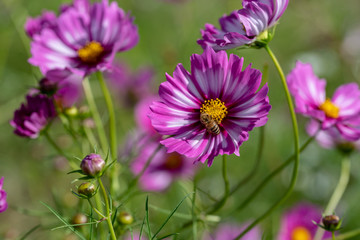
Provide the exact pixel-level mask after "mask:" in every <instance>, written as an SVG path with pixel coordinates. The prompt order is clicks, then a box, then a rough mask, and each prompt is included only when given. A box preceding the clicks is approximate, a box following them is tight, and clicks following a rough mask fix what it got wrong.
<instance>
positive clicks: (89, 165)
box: [80, 153, 105, 177]
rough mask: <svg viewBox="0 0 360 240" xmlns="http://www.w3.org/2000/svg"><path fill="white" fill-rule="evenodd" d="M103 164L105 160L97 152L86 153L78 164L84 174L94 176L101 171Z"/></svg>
mask: <svg viewBox="0 0 360 240" xmlns="http://www.w3.org/2000/svg"><path fill="white" fill-rule="evenodd" d="M104 166H105V161H104V160H103V159H102V158H101V156H100V155H99V154H95V153H92V154H89V155H87V156H86V157H85V158H84V159H83V160H82V161H81V164H80V168H81V170H82V171H83V173H84V174H85V175H88V176H92V177H94V176H96V175H98V174H100V173H101V171H102V170H103V168H104Z"/></svg>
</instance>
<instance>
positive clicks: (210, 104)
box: [200, 98, 228, 124]
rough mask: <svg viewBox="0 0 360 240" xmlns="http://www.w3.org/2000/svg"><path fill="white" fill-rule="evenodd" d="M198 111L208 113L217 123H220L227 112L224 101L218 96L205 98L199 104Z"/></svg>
mask: <svg viewBox="0 0 360 240" xmlns="http://www.w3.org/2000/svg"><path fill="white" fill-rule="evenodd" d="M200 112H201V113H207V114H209V115H210V117H211V118H212V119H213V120H214V121H215V122H216V123H217V124H220V123H221V121H222V120H223V119H224V117H226V115H227V113H228V111H227V108H226V106H225V103H224V102H222V101H220V100H219V99H218V98H217V99H215V100H214V99H210V100H205V102H204V103H203V104H202V105H201V108H200Z"/></svg>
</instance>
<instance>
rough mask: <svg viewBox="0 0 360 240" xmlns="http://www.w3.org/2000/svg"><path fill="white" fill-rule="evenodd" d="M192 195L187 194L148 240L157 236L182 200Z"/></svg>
mask: <svg viewBox="0 0 360 240" xmlns="http://www.w3.org/2000/svg"><path fill="white" fill-rule="evenodd" d="M190 194H192V193H189V194H187V195H186V196H185V197H184V198H183V199H182V200H181V201H180V202H179V203H178V205H177V206H176V207H175V208H174V210H173V211H172V212H171V213H170V214H169V216H168V217H167V218H166V219H165V221H164V222H163V224H162V225H161V227H160V228H159V229H158V230H157V231H156V232H155V234H154V236H153V237H152V238H150V239H151V240H153V239H154V238H155V237H156V235H158V234H159V232H160V231H161V230H162V229H163V228H164V226H165V225H166V224H167V222H168V221H169V220H170V218H171V217H172V216H173V215H174V213H175V212H176V211H177V210H178V208H179V207H180V205H181V204H182V203H183V202H184V200H185V199H186V198H187V197H189V195H190Z"/></svg>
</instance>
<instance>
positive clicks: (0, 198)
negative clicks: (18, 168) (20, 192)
mask: <svg viewBox="0 0 360 240" xmlns="http://www.w3.org/2000/svg"><path fill="white" fill-rule="evenodd" d="M3 182H4V177H2V178H1V179H0V213H2V212H5V211H6V209H7V208H8V203H7V201H6V196H7V194H6V192H5V191H4V190H3V189H2V187H3Z"/></svg>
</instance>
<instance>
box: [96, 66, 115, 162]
mask: <svg viewBox="0 0 360 240" xmlns="http://www.w3.org/2000/svg"><path fill="white" fill-rule="evenodd" d="M96 77H97V79H98V80H99V83H100V87H101V90H102V92H103V95H104V99H105V102H106V107H107V110H108V112H109V126H110V133H109V135H110V153H111V158H112V160H115V159H116V156H117V141H116V120H115V110H114V105H113V102H112V100H111V95H110V92H109V89H108V88H107V86H106V83H105V80H104V77H103V75H102V73H101V72H96Z"/></svg>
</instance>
